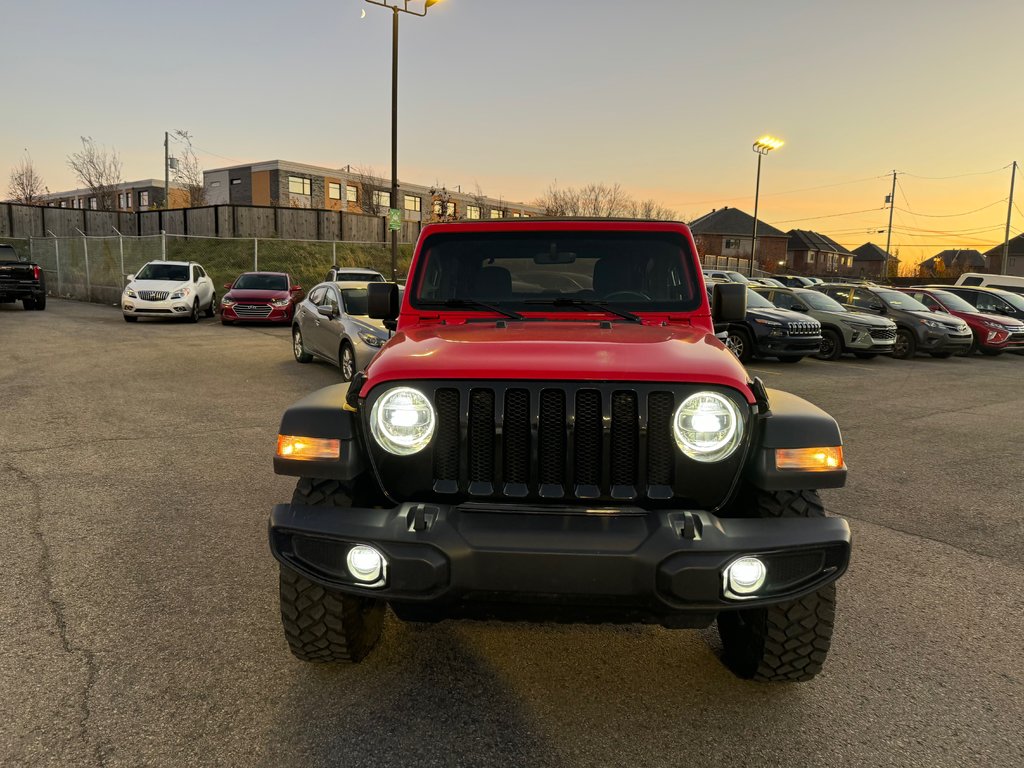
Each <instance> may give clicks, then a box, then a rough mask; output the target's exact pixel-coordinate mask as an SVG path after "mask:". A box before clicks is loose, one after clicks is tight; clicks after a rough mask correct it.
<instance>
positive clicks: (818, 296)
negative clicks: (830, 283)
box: [793, 288, 850, 312]
mask: <svg viewBox="0 0 1024 768" xmlns="http://www.w3.org/2000/svg"><path fill="white" fill-rule="evenodd" d="M793 295H794V296H796V297H797V298H798V299H800V300H801V301H802V302H803V303H804V304H806V305H807V306H808V307H810V308H811V309H812V310H814V311H816V312H849V311H850V310H848V309H847V308H846V307H844V306H843V305H842V304H840V303H839V302H838V301H836V300H835V299H833V298H832V297H831V296H829V295H828V294H827V293H823V292H821V291H815V290H813V289H811V288H795V289H793ZM808 296H810V297H812V298H808ZM815 301H825V302H831V303H832V304H835V306H834V307H829V306H825V307H816V306H814V302H815Z"/></svg>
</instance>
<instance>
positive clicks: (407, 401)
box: [370, 387, 437, 456]
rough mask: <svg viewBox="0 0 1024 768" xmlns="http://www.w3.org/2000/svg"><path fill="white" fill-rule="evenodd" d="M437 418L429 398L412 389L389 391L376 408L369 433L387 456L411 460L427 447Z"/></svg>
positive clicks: (375, 405)
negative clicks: (391, 455)
mask: <svg viewBox="0 0 1024 768" xmlns="http://www.w3.org/2000/svg"><path fill="white" fill-rule="evenodd" d="M436 423H437V416H436V414H435V413H434V406H433V405H431V403H430V400H428V399H427V397H426V395H424V394H423V393H422V392H420V391H419V390H418V389H413V388H412V387H395V388H394V389H389V390H388V391H387V392H385V393H384V394H383V395H381V396H380V397H379V398H377V402H375V403H374V404H373V408H372V409H371V411H370V431H371V432H372V433H373V437H374V439H375V440H376V441H377V443H378V444H379V445H380V447H381V448H383V449H384V450H385V451H387V452H388V453H393V454H394V455H396V456H409V455H411V454H413V453H417V452H418V451H422V450H423V449H424V448H426V447H427V443H429V442H430V438H432V437H433V436H434V426H435V424H436Z"/></svg>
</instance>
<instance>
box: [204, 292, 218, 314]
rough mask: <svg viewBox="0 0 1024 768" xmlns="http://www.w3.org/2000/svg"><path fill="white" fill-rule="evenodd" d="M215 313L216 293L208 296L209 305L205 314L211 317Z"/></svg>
mask: <svg viewBox="0 0 1024 768" xmlns="http://www.w3.org/2000/svg"><path fill="white" fill-rule="evenodd" d="M216 314H217V294H216V293H215V294H213V296H211V297H210V306H208V307H207V308H206V316H207V317H213V316H214V315H216Z"/></svg>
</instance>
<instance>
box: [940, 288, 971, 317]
mask: <svg viewBox="0 0 1024 768" xmlns="http://www.w3.org/2000/svg"><path fill="white" fill-rule="evenodd" d="M933 295H934V296H935V298H936V299H938V300H939V301H940V302H941V303H942V306H944V307H945V308H946V309H948V310H950V311H952V312H977V311H978V309H977V308H976V307H972V306H971V305H970V304H968V303H967V302H966V301H964V300H963V299H961V298H960V297H959V296H957V295H956V294H955V293H949V292H948V291H935V293H934V294H933Z"/></svg>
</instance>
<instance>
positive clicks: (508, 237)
mask: <svg viewBox="0 0 1024 768" xmlns="http://www.w3.org/2000/svg"><path fill="white" fill-rule="evenodd" d="M693 265H694V259H693V257H692V255H691V254H690V252H689V248H688V246H687V243H686V240H685V239H684V238H683V237H681V236H680V235H678V234H676V233H672V232H621V231H617V232H572V231H566V232H557V231H556V232H472V233H453V234H439V235H435V236H433V237H431V238H429V239H427V241H426V242H425V243H424V244H423V247H422V251H421V252H420V256H419V258H418V260H417V270H416V274H415V275H414V277H413V280H414V281H415V282H414V284H415V292H414V293H413V295H412V305H413V306H414V307H437V306H444V305H445V304H446V303H447V304H450V305H452V306H456V305H457V303H458V302H463V306H465V305H466V304H465V303H467V302H484V303H487V304H490V305H492V306H500V307H502V308H504V309H511V310H518V311H533V312H537V311H544V310H543V307H544V305H545V304H550V306H552V307H554V306H556V304H555V303H556V302H558V303H559V306H563V307H570V306H571V303H570V302H568V301H566V300H577V301H580V302H586V303H588V304H593V303H595V302H598V303H599V304H600V303H607V304H608V305H610V306H615V307H619V308H620V309H624V310H631V311H655V310H661V311H677V312H678V311H692V310H694V309H697V308H698V307H700V304H701V298H702V297H701V295H700V293H699V284H698V281H697V278H696V274H695V271H694V269H693ZM577 311H586V308H585V307H582V306H580V307H579V308H578V309H577ZM595 311H600V309H599V307H595Z"/></svg>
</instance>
